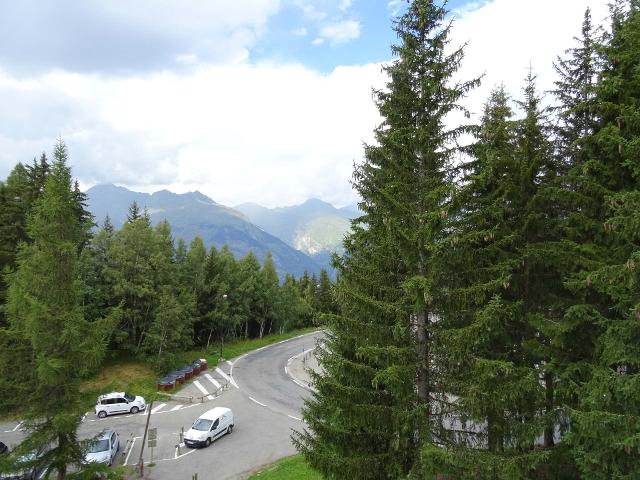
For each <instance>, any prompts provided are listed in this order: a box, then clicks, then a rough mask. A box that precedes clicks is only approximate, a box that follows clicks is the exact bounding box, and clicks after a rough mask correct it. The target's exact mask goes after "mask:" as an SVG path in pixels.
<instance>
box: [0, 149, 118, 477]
mask: <svg viewBox="0 0 640 480" xmlns="http://www.w3.org/2000/svg"><path fill="white" fill-rule="evenodd" d="M54 158H55V161H54V163H53V165H52V166H51V170H50V173H49V174H48V176H47V179H46V182H45V188H44V191H43V194H42V197H41V198H40V199H39V200H38V201H37V202H36V205H35V209H34V212H33V214H32V215H30V216H29V220H28V223H27V227H28V228H27V230H28V235H29V237H30V239H31V243H30V244H22V245H21V247H20V248H19V251H18V257H17V258H18V262H17V264H18V268H17V270H16V272H15V273H13V274H11V276H10V277H9V292H8V304H7V313H8V317H9V322H10V326H9V327H8V328H9V330H10V331H11V332H10V334H9V335H10V338H11V337H12V338H15V337H21V339H22V340H23V341H24V342H25V344H26V345H28V348H30V350H31V355H32V358H33V360H32V366H33V370H32V374H31V375H27V376H25V378H24V379H23V380H24V381H25V382H28V383H29V385H30V388H29V390H30V391H29V393H28V395H27V397H28V398H29V402H28V403H27V405H28V407H27V409H28V410H27V412H25V424H24V425H25V427H26V429H27V437H26V439H25V440H24V441H23V442H22V443H21V445H20V446H19V447H18V448H17V449H16V451H15V453H14V455H15V456H16V458H19V456H20V455H24V454H25V453H27V452H29V451H34V450H35V451H38V450H42V449H44V448H45V447H46V448H50V450H48V452H47V453H46V454H44V455H42V456H39V457H37V458H34V459H33V460H32V461H30V463H33V464H39V465H41V466H43V467H45V468H46V469H47V472H50V473H52V472H54V471H55V472H56V475H57V478H58V479H63V478H65V477H66V474H67V470H68V468H69V466H70V465H75V466H78V467H81V464H82V462H83V460H84V455H83V451H82V449H81V448H80V446H79V444H78V442H77V438H76V430H77V428H78V425H79V424H80V420H81V416H82V412H83V409H82V404H81V396H80V393H79V384H80V378H81V377H82V376H83V375H85V374H86V373H87V372H90V371H91V370H92V369H93V368H95V367H97V366H98V365H99V363H100V362H101V360H102V358H103V356H104V352H105V348H106V343H107V339H108V337H109V335H110V333H111V330H112V328H113V326H114V323H115V321H116V320H117V317H118V314H119V312H118V311H117V310H114V311H113V312H112V315H111V316H110V317H108V318H106V319H102V320H95V321H93V322H88V321H87V320H85V318H84V316H83V313H82V308H81V306H80V299H81V298H82V286H81V283H80V279H79V275H78V252H79V247H80V244H81V243H82V241H83V238H84V234H85V230H84V229H83V226H82V225H81V224H80V222H79V219H78V216H77V211H76V207H77V203H76V199H75V196H74V190H73V185H72V181H71V171H70V168H69V167H68V166H67V151H66V147H65V145H64V143H63V142H62V141H61V140H60V141H59V142H58V144H57V145H56V148H55V153H54ZM7 354H12V353H10V352H7V351H4V350H3V351H2V353H1V355H2V356H5V355H7Z"/></svg>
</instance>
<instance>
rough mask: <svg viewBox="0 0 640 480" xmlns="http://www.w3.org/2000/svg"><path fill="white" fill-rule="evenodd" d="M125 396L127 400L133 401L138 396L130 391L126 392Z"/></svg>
mask: <svg viewBox="0 0 640 480" xmlns="http://www.w3.org/2000/svg"><path fill="white" fill-rule="evenodd" d="M124 398H125V400H126V401H127V402H133V401H134V400H135V399H136V397H134V396H133V395H131V394H130V393H125V394H124Z"/></svg>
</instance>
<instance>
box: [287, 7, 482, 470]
mask: <svg viewBox="0 0 640 480" xmlns="http://www.w3.org/2000/svg"><path fill="white" fill-rule="evenodd" d="M446 13H447V12H446V10H445V9H444V8H443V7H441V6H438V5H436V4H435V3H434V2H433V1H430V0H416V1H413V2H410V3H409V5H408V7H407V10H406V13H404V14H403V16H402V17H401V18H400V19H399V20H398V21H397V22H396V25H395V30H396V33H397V34H398V38H399V44H398V45H396V46H393V47H392V49H393V53H394V54H395V55H396V57H397V59H396V60H395V61H394V62H393V63H392V64H391V65H389V66H388V67H386V68H385V70H386V73H387V74H388V77H389V82H388V84H387V88H386V89H384V90H380V91H377V92H375V97H376V99H377V104H378V109H379V111H380V114H381V116H382V119H383V121H382V124H381V125H380V126H379V127H378V128H377V129H376V132H375V134H376V140H377V144H376V145H369V146H367V147H366V148H365V160H364V162H363V164H362V166H359V167H357V168H356V172H355V174H354V184H355V188H356V190H357V191H358V193H359V194H360V196H361V198H362V202H361V204H360V207H361V208H362V210H363V215H362V216H361V217H360V218H358V219H357V220H356V221H355V222H354V224H353V225H352V229H353V233H352V234H351V235H350V236H349V237H348V239H347V240H346V242H345V255H344V256H343V257H342V259H341V260H340V261H339V263H338V264H337V265H336V267H337V269H338V273H339V281H338V285H337V298H338V304H339V307H340V313H341V315H340V316H338V317H334V318H333V319H332V320H330V321H329V324H328V326H329V328H330V331H331V334H329V338H328V341H327V343H326V348H324V349H323V353H322V354H321V357H320V363H321V365H322V367H323V368H324V370H325V372H326V373H325V375H324V376H314V384H315V387H316V389H317V393H316V394H314V396H313V399H312V400H311V401H310V402H309V403H308V404H307V406H306V410H305V414H304V417H305V420H306V421H307V424H308V426H309V430H307V431H305V432H303V433H301V434H299V435H297V436H296V437H295V442H296V445H297V447H298V448H299V449H300V450H301V452H302V453H303V454H304V456H305V458H306V459H307V460H308V462H309V463H310V464H311V465H312V466H313V467H314V468H316V469H318V470H319V471H320V472H321V473H322V474H323V475H324V476H326V477H328V478H349V477H352V478H400V477H403V476H405V475H407V474H408V473H409V472H410V471H411V470H412V469H413V468H414V466H415V464H416V458H417V456H418V452H419V450H420V449H421V448H428V446H429V445H435V443H436V442H441V441H442V437H443V433H442V430H443V424H442V421H441V418H440V415H439V413H440V410H439V407H438V402H436V401H435V399H436V398H437V396H438V387H437V385H438V382H439V379H438V375H439V370H438V369H437V368H435V366H436V364H437V361H436V358H435V356H434V351H435V350H434V345H433V343H432V342H433V339H434V333H435V329H436V328H437V327H438V322H437V321H436V319H437V316H438V313H439V305H438V298H439V286H440V285H441V282H440V280H441V272H442V269H441V267H440V259H439V256H438V255H437V250H436V248H435V246H436V245H437V244H438V243H440V242H442V241H443V240H444V239H445V238H446V237H447V226H448V217H449V213H448V203H449V201H450V199H451V196H452V193H453V185H452V180H453V179H452V175H451V172H450V163H451V160H452V155H453V153H454V145H455V141H456V139H457V138H458V137H459V136H460V135H461V134H462V133H464V132H467V131H468V128H466V127H458V128H453V129H449V128H447V127H446V126H445V121H444V119H445V117H446V116H447V115H448V114H449V113H451V112H453V111H457V110H462V109H461V108H460V107H459V101H460V99H461V98H462V97H463V96H464V95H465V93H466V92H467V91H469V90H470V89H471V88H473V86H474V85H475V84H476V83H477V82H476V81H472V82H460V83H455V81H454V80H453V78H452V77H453V75H454V74H455V72H456V71H457V70H458V67H459V65H460V62H461V61H462V56H463V52H462V49H456V48H451V47H450V45H449V33H450V25H449V24H448V23H447V22H446V20H445V18H446Z"/></svg>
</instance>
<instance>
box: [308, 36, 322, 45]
mask: <svg viewBox="0 0 640 480" xmlns="http://www.w3.org/2000/svg"><path fill="white" fill-rule="evenodd" d="M323 43H324V38H322V37H316V38H314V39H313V40H312V41H311V44H312V45H316V46H318V45H322V44H323Z"/></svg>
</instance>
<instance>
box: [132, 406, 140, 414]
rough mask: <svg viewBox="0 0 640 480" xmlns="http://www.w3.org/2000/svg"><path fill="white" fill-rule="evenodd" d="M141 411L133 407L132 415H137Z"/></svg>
mask: <svg viewBox="0 0 640 480" xmlns="http://www.w3.org/2000/svg"><path fill="white" fill-rule="evenodd" d="M139 411H140V409H139V408H138V407H131V413H133V414H134V415H135V414H136V413H138V412H139Z"/></svg>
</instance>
